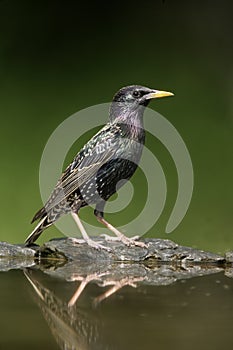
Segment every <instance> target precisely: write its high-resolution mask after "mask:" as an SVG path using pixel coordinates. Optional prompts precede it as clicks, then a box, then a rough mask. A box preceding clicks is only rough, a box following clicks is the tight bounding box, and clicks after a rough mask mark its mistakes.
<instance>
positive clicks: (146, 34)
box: [0, 0, 233, 252]
mask: <svg viewBox="0 0 233 350" xmlns="http://www.w3.org/2000/svg"><path fill="white" fill-rule="evenodd" d="M232 34H233V3H232V1H226V0H223V1H218V2H217V1H214V2H213V1H204V2H203V1H183V0H181V1H171V0H170V1H168V0H165V1H146V2H142V1H141V2H139V1H138V2H137V1H134V2H131V1H128V2H125V1H117V2H115V3H114V2H109V3H104V2H100V1H98V2H93V3H92V2H79V1H63V2H62V1H60V2H57V1H48V2H46V1H40V2H33V1H23V0H22V1H7V0H5V1H4V0H3V1H1V2H0V116H1V129H0V130H1V131H0V132H1V135H0V146H1V175H0V176H1V182H0V183H1V201H0V212H1V220H0V225H1V226H0V240H6V241H9V242H13V243H16V242H23V241H24V239H25V238H26V236H27V235H28V234H29V232H30V231H31V229H32V226H31V225H30V220H31V218H32V216H33V215H34V213H35V212H36V211H37V210H38V209H39V208H40V207H41V205H42V203H41V198H40V192H39V182H38V179H39V164H40V157H41V154H42V152H43V149H44V146H45V144H46V142H47V140H48V138H49V136H50V135H51V133H52V132H53V131H54V129H55V128H56V127H57V126H58V125H59V124H60V123H61V122H62V121H63V120H65V119H66V118H67V117H68V116H70V115H71V114H73V113H75V112H76V111H78V110H80V109H83V108H86V107H89V106H92V105H95V104H99V103H103V102H109V101H111V99H112V96H113V94H114V93H115V92H116V91H117V90H118V89H119V88H120V87H122V86H125V85H130V84H142V85H145V86H149V87H152V88H157V89H167V90H170V91H173V92H174V93H175V98H170V99H164V100H160V101H158V102H153V103H152V104H151V105H150V107H151V108H153V109H155V110H156V111H158V112H159V113H161V114H162V115H164V116H165V117H166V118H167V119H168V120H170V122H171V123H172V124H173V125H174V126H175V127H176V129H177V130H178V131H179V133H180V134H181V136H182V137H183V139H184V141H185V143H186V145H187V147H188V149H189V152H190V155H191V158H192V162H193V167H194V176H195V186H194V192H193V198H192V202H191V205H190V208H189V210H188V213H187V215H186V216H185V218H184V220H183V221H182V223H181V224H180V225H179V227H178V228H177V229H176V230H175V231H174V232H173V234H170V235H167V234H165V232H164V231H165V226H166V223H167V220H168V217H169V214H170V212H171V210H172V208H173V205H174V200H175V196H176V193H177V177H176V171H175V168H174V164H173V162H172V159H171V158H170V156H169V154H168V153H167V151H166V149H165V148H164V146H162V145H161V144H160V143H159V142H158V141H157V140H155V139H154V138H153V137H152V136H150V135H149V136H148V138H147V145H148V146H149V147H150V148H151V149H153V152H154V153H155V154H156V156H157V157H158V159H159V160H160V162H161V164H162V165H163V169H164V172H165V174H166V177H167V182H168V199H167V203H166V208H165V210H164V212H163V214H162V216H161V218H160V219H159V221H158V222H157V224H156V225H155V226H154V227H153V229H151V230H150V232H149V235H150V236H153V237H161V238H169V239H172V240H174V241H176V242H177V243H180V244H184V245H191V246H196V247H198V248H201V249H208V250H211V251H216V252H225V251H227V250H232V249H233V232H232V223H233V219H232V216H233V215H232V197H233V196H232V194H233V191H232V187H233V186H232V178H233V176H232V175H233V165H232V149H233V138H232V127H233V99H232V95H233V45H232ZM106 117H107V116H106ZM86 136H88V135H86ZM81 141H82V142H84V139H83V140H81ZM81 141H80V146H81ZM76 151H77V149H76ZM76 151H75V152H76ZM72 152H73V153H72ZM75 152H74V150H72V151H71V153H72V154H74V153H75ZM68 158H69V157H67V162H69V161H70V160H71V158H70V159H68ZM142 179H143V177H142V175H141V173H140V171H139V172H137V174H135V177H134V179H133V182H134V184H135V185H136V187H137V191H139V189H138V188H139V186H140V188H141V191H142V193H141V194H140V193H138V192H137V195H135V196H136V197H135V200H134V202H133V203H132V204H131V205H130V206H129V208H126V209H125V211H124V212H121V213H119V215H116V214H115V215H113V217H111V215H108V216H107V217H108V219H109V220H111V222H113V223H114V224H116V225H117V224H122V223H125V222H127V220H128V218H132V217H134V214H138V210H137V208H139V207H140V206H141V203H140V200H141V198H145V193H144V191H145V186H143V185H142V186H141V185H140V184H141V181H142ZM145 199H146V198H145ZM155 200H156V198H155ZM81 216H82V217H83V218H85V219H86V220H87V221H89V222H90V223H95V218H93V215H92V209H84V210H83V213H82V214H81ZM145 219H146V218H145ZM97 232H98V229H97ZM58 236H61V233H60V232H59V231H58V230H57V229H56V228H55V227H52V228H50V229H48V230H47V231H46V232H45V233H44V234H43V235H42V238H40V240H39V241H38V242H39V243H41V242H43V241H44V240H48V239H49V238H51V237H58Z"/></svg>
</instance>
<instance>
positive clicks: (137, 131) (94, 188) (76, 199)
mask: <svg viewBox="0 0 233 350" xmlns="http://www.w3.org/2000/svg"><path fill="white" fill-rule="evenodd" d="M135 91H136V92H137V93H136V92H135ZM156 92H157V91H156V90H152V89H149V88H145V87H142V86H138V85H136V86H135V85H134V86H128V87H125V88H122V89H121V90H119V91H118V93H117V94H116V95H115V96H114V99H113V102H112V105H111V108H110V113H109V121H108V122H107V124H106V125H105V126H104V127H103V128H102V129H101V130H100V131H99V132H98V133H97V134H96V135H94V136H93V137H92V138H91V139H90V140H89V141H88V142H87V143H86V144H85V145H84V147H83V148H82V149H81V150H80V152H79V153H78V154H77V156H76V157H75V158H74V160H73V161H72V163H71V164H70V165H69V166H68V167H67V168H66V170H65V171H64V173H63V174H62V176H61V178H60V179H59V181H58V183H57V185H56V187H55V188H54V190H53V192H52V193H51V195H50V197H49V199H48V201H47V203H46V204H45V206H44V207H43V208H42V209H40V210H39V211H38V212H37V213H36V214H35V216H34V218H33V220H32V222H34V221H35V220H38V219H40V220H41V221H40V222H39V224H38V225H37V226H36V228H35V229H34V230H33V232H32V233H31V234H30V235H29V237H28V238H27V240H26V244H31V243H33V242H34V241H35V240H36V239H37V238H38V237H39V235H40V234H41V233H42V232H43V230H44V229H45V228H47V227H49V226H50V225H52V224H53V223H54V222H55V221H56V220H57V219H59V218H60V217H61V216H62V215H64V214H67V213H70V212H73V213H78V211H79V209H80V208H82V207H84V206H86V205H89V204H95V205H96V209H95V212H94V213H95V215H96V216H97V217H99V218H101V217H103V212H104V205H105V202H106V201H107V200H108V199H109V197H110V196H112V195H113V194H114V193H115V192H116V186H117V184H119V181H120V180H123V179H125V180H128V179H130V178H131V176H132V175H133V174H134V172H135V170H136V169H137V166H138V163H139V161H140V158H141V154H142V149H143V145H144V142H145V131H144V128H143V112H144V108H145V106H146V105H147V104H148V103H149V101H150V98H146V97H147V96H150V95H152V94H154V95H155V93H156ZM137 94H138V96H136V95H137ZM134 95H135V96H134ZM145 96H146V97H145ZM151 98H154V97H151Z"/></svg>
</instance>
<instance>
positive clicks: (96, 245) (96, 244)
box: [69, 237, 112, 252]
mask: <svg viewBox="0 0 233 350" xmlns="http://www.w3.org/2000/svg"><path fill="white" fill-rule="evenodd" d="M69 240H71V242H72V243H73V244H83V243H87V245H89V247H92V248H95V249H97V250H101V249H103V250H107V251H108V252H110V251H111V250H112V249H111V248H110V247H105V246H104V245H102V244H101V243H100V242H97V241H93V240H92V239H91V238H88V239H87V240H85V239H80V238H74V237H69Z"/></svg>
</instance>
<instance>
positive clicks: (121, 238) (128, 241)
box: [94, 209, 147, 248]
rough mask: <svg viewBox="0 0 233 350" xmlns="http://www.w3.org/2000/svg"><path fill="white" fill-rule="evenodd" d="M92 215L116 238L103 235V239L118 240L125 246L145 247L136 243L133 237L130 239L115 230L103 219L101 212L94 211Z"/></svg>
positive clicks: (143, 244)
mask: <svg viewBox="0 0 233 350" xmlns="http://www.w3.org/2000/svg"><path fill="white" fill-rule="evenodd" d="M94 214H95V216H96V218H97V220H98V221H99V222H101V224H103V225H104V226H105V227H107V228H108V229H109V230H110V231H112V232H113V233H114V234H115V235H116V237H109V236H107V235H105V239H107V240H108V239H109V240H118V241H120V242H122V243H124V244H125V245H127V246H138V247H143V248H146V247H147V246H146V244H145V243H143V242H138V241H136V240H135V237H132V238H129V237H126V236H125V235H124V234H123V233H122V232H120V231H119V230H117V229H116V228H115V227H114V226H112V225H111V224H110V223H109V222H108V221H106V220H105V219H104V217H103V213H102V212H100V211H98V210H97V209H95V211H94ZM106 236H107V237H106ZM137 238H138V236H136V239H137Z"/></svg>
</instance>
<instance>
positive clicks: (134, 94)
mask: <svg viewBox="0 0 233 350" xmlns="http://www.w3.org/2000/svg"><path fill="white" fill-rule="evenodd" d="M133 97H136V98H139V97H141V92H140V91H139V90H134V91H133Z"/></svg>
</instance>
